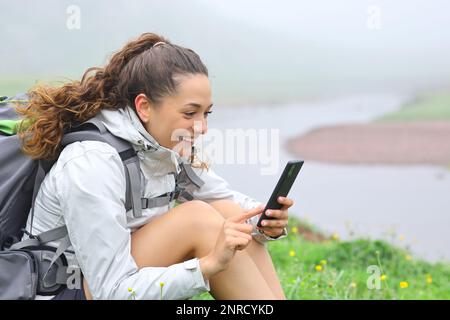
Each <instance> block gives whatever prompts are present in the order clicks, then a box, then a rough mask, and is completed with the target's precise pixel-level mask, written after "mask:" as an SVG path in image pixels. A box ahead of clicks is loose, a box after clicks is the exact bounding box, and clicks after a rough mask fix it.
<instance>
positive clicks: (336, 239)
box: [331, 232, 339, 241]
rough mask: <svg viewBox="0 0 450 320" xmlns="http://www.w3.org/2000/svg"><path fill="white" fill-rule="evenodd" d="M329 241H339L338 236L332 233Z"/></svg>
mask: <svg viewBox="0 0 450 320" xmlns="http://www.w3.org/2000/svg"><path fill="white" fill-rule="evenodd" d="M331 239H333V240H335V241H339V234H338V233H337V232H335V233H333V235H332V236H331Z"/></svg>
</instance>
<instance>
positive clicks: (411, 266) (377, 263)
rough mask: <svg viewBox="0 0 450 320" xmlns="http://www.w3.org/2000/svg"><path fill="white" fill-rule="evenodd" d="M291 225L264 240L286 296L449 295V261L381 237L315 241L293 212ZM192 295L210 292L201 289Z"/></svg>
mask: <svg viewBox="0 0 450 320" xmlns="http://www.w3.org/2000/svg"><path fill="white" fill-rule="evenodd" d="M290 226H295V227H296V228H297V230H298V231H297V232H294V231H296V230H294V231H293V230H292V229H291V232H290V233H289V236H288V237H286V238H284V239H282V240H280V241H274V242H271V243H269V244H268V249H269V252H270V254H271V256H272V259H273V261H274V264H275V267H276V269H277V273H278V276H279V278H280V280H281V284H282V286H283V289H284V292H285V294H286V296H287V298H288V299H289V300H303V299H319V300H321V299H450V282H449V281H450V265H449V264H446V263H434V264H432V263H429V262H426V261H423V260H420V259H415V258H413V257H412V256H411V253H410V252H408V251H407V250H405V249H402V248H398V247H395V246H393V245H391V244H389V243H387V242H385V241H381V240H370V239H358V240H352V241H340V240H339V238H338V237H336V236H334V237H326V238H325V239H324V240H320V241H319V242H317V241H315V242H313V241H311V240H307V239H306V238H305V236H303V233H304V232H303V231H300V230H302V229H304V227H305V224H304V223H303V222H300V221H298V220H296V219H293V218H292V219H291V222H290ZM313 232H318V231H317V230H315V231H313ZM319 233H320V232H319ZM323 237H324V235H323V234H321V233H320V235H319V236H318V238H323ZM378 285H379V286H378ZM401 286H403V288H402V287H401ZM405 286H407V287H406V288H405ZM369 287H370V288H369ZM193 299H194V300H210V299H213V298H212V296H211V295H210V294H209V293H204V294H201V295H198V296H195V297H193Z"/></svg>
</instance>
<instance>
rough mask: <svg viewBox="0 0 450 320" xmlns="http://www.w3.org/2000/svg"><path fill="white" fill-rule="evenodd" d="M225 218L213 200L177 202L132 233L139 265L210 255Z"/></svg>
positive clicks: (151, 265)
mask: <svg viewBox="0 0 450 320" xmlns="http://www.w3.org/2000/svg"><path fill="white" fill-rule="evenodd" d="M223 222H224V218H223V217H222V216H221V214H220V213H219V212H217V211H216V210H215V209H214V208H213V207H212V206H210V205H209V204H207V203H205V202H202V201H198V200H194V201H189V202H186V203H183V204H180V205H178V206H176V207H175V208H173V209H171V210H170V211H169V212H167V213H166V214H164V215H162V216H160V217H158V218H156V219H154V220H152V221H151V222H149V223H147V224H146V225H145V226H143V227H141V228H140V229H138V230H137V231H135V232H133V233H132V235H131V254H132V256H133V258H134V260H135V261H136V264H137V265H138V267H139V268H142V267H167V266H170V265H172V264H174V263H179V262H182V261H186V260H188V259H191V258H194V257H201V256H203V255H206V254H207V253H208V251H209V249H212V248H213V245H214V243H215V239H217V236H218V232H219V231H220V228H221V227H222V224H223Z"/></svg>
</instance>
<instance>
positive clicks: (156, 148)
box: [96, 106, 183, 176]
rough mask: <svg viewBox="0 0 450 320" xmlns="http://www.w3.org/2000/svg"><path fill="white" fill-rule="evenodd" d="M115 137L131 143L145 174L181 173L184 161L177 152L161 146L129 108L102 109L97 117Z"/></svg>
mask: <svg viewBox="0 0 450 320" xmlns="http://www.w3.org/2000/svg"><path fill="white" fill-rule="evenodd" d="M96 118H98V120H100V121H101V122H102V123H103V124H104V125H105V127H106V128H107V129H108V131H109V132H111V133H112V134H113V135H115V136H117V137H119V138H122V139H124V140H126V141H128V142H130V143H131V144H132V145H133V147H134V149H135V150H136V151H137V153H138V156H139V159H140V160H141V168H142V170H143V172H144V173H147V174H151V175H153V176H164V175H166V174H168V173H171V172H176V173H179V172H180V170H181V169H180V164H181V163H182V162H183V159H182V158H181V157H180V155H179V154H178V153H176V152H175V151H173V150H171V149H168V148H166V147H163V146H161V145H160V144H159V143H158V142H157V141H156V139H155V138H154V137H153V136H151V135H150V133H148V131H147V130H146V129H145V128H144V126H143V125H142V123H141V121H140V120H139V117H138V116H137V114H136V112H135V111H134V110H133V109H132V108H131V107H129V106H126V107H125V108H119V109H115V110H107V109H102V110H101V111H100V113H99V114H98V115H97V116H96Z"/></svg>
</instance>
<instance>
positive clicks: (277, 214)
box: [265, 209, 288, 219]
mask: <svg viewBox="0 0 450 320" xmlns="http://www.w3.org/2000/svg"><path fill="white" fill-rule="evenodd" d="M265 214H266V216H268V217H271V218H276V219H287V217H288V213H287V210H274V209H269V210H266V212H265Z"/></svg>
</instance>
